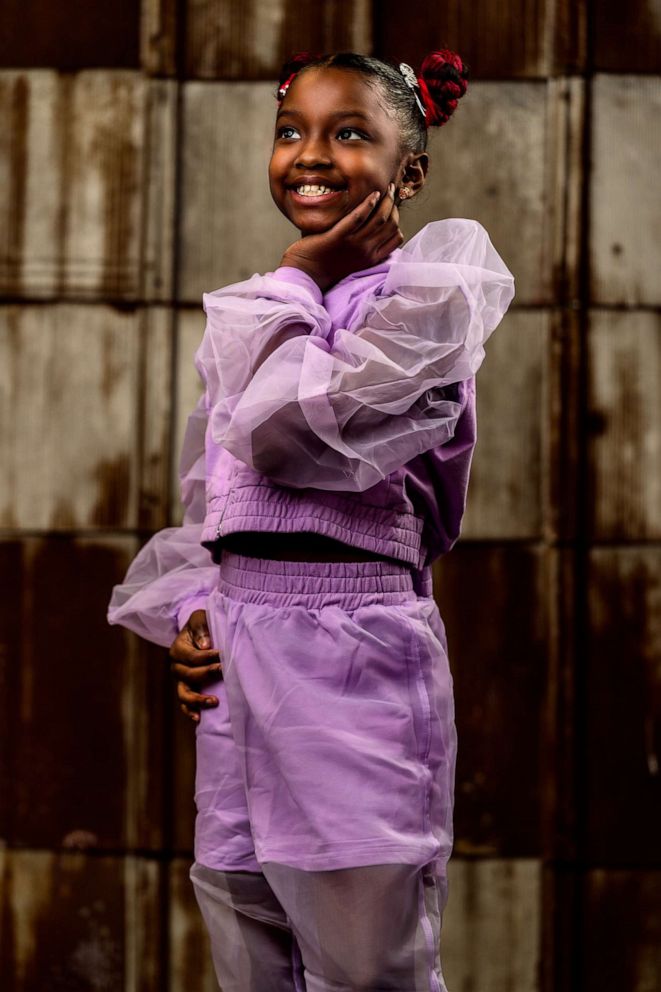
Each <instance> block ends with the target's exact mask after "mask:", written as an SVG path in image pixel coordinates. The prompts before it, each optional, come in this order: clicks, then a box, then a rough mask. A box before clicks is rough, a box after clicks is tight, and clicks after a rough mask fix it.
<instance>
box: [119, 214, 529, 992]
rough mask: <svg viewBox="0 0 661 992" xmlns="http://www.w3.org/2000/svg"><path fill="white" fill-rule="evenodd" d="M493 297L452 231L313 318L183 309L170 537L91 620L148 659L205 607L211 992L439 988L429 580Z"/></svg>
mask: <svg viewBox="0 0 661 992" xmlns="http://www.w3.org/2000/svg"><path fill="white" fill-rule="evenodd" d="M513 295H514V280H513V277H512V275H511V273H510V272H509V271H508V269H507V268H506V266H505V265H504V263H503V261H502V259H501V258H500V256H499V255H498V254H497V252H496V251H495V249H494V247H493V245H492V244H491V242H490V240H489V237H488V235H487V232H486V231H485V229H484V228H483V227H482V226H481V225H480V224H479V223H478V222H477V221H474V220H465V219H460V218H450V219H447V220H442V221H437V222H435V223H432V224H428V225H427V226H426V227H425V228H424V229H423V230H422V231H420V232H419V233H418V234H417V235H416V236H415V237H414V238H413V239H412V240H411V241H410V242H408V243H407V244H406V245H404V247H402V248H400V249H397V250H396V251H394V252H393V253H392V254H391V255H390V256H389V258H388V259H387V260H386V261H385V262H383V263H382V264H380V265H377V266H374V267H372V268H370V269H366V270H364V271H362V272H358V273H354V274H353V275H351V276H349V277H347V278H346V279H343V280H342V281H341V282H339V283H337V284H336V285H335V286H334V287H333V288H332V289H331V290H330V291H329V292H328V293H326V294H325V296H322V294H321V292H320V290H319V289H318V287H317V285H316V284H315V283H314V282H313V280H311V279H310V278H309V277H308V276H307V275H305V274H304V273H302V272H301V271H299V270H297V269H293V268H289V267H282V268H279V269H277V270H276V271H275V272H272V273H267V274H265V275H258V274H256V275H254V276H253V277H252V278H251V279H248V280H246V281H244V282H241V283H238V284H235V285H232V286H228V287H225V288H223V289H220V290H217V291H215V292H212V293H205V294H204V297H203V301H204V309H205V312H206V315H207V326H206V330H205V333H204V337H203V340H202V343H201V345H200V347H199V349H198V351H197V355H196V365H197V368H198V370H199V372H200V374H201V376H202V378H203V380H204V383H205V387H206V388H205V392H204V395H203V397H202V398H201V400H200V403H199V404H198V406H197V408H196V410H195V411H194V413H193V414H192V415H191V417H190V419H189V423H188V428H187V432H186V437H185V441H184V448H183V452H182V459H181V483H182V486H181V491H182V499H183V502H184V505H185V507H186V514H185V517H184V524H183V526H182V527H177V528H168V529H166V530H164V531H161V532H160V533H158V534H156V535H155V536H154V537H153V538H152V539H151V541H149V542H148V544H147V545H146V546H145V547H144V548H143V549H142V551H141V552H140V553H139V554H138V556H137V557H136V559H135V560H134V562H133V563H132V565H131V567H130V569H129V571H128V573H127V576H126V578H125V581H124V583H123V584H122V585H120V586H117V587H115V589H114V590H113V596H112V601H111V604H110V609H109V614H108V615H109V620H110V622H111V623H121V624H123V625H124V626H126V627H129V628H130V629H132V630H134V631H136V632H137V633H139V634H141V635H142V636H143V637H146V638H148V639H149V640H152V641H155V642H156V643H158V644H162V645H166V646H168V645H169V644H170V643H171V642H172V640H173V639H174V637H175V636H176V633H177V631H178V630H179V629H181V627H182V626H183V625H184V624H185V623H186V621H187V619H188V617H189V616H190V614H191V612H192V611H193V610H195V609H198V608H203V609H206V611H207V616H208V621H209V626H210V631H211V634H212V638H213V642H214V645H215V646H216V647H218V648H219V650H220V655H221V661H222V662H223V678H222V680H219V681H218V683H217V684H215V685H213V686H211V687H210V688H209V690H208V691H213V692H214V693H215V694H216V695H217V696H218V698H219V701H220V704H219V706H218V707H217V708H216V709H213V710H207V711H205V712H203V713H202V716H201V721H200V723H199V724H198V728H197V777H196V803H197V809H198V816H197V822H196V836H195V855H196V865H195V867H194V869H193V872H192V878H193V881H194V884H195V887H196V894H197V895H198V899H199V901H200V906H201V908H202V911H203V913H204V915H205V918H206V919H207V922H208V924H209V927H210V930H211V932H212V937H213V933H214V927H215V928H216V930H217V929H218V928H219V927H220V928H221V929H222V933H224V934H225V937H226V938H227V935H228V933H230V932H232V933H234V935H235V937H236V940H235V941H234V943H233V944H232V942H231V941H230V944H232V946H233V948H234V949H233V950H232V951H229V950H228V946H230V945H228V943H227V939H226V940H225V942H224V943H223V942H222V941H221V942H220V943H218V941H213V940H212V944H213V947H214V959H215V962H216V970H217V974H218V977H219V981H220V982H221V984H222V987H223V990H224V992H230V989H234V988H236V990H237V992H239V990H241V992H246V990H253V989H254V990H255V992H262V990H266V989H276V988H278V989H279V988H282V989H287V990H292V989H297V988H298V989H308V990H313V992H322V990H323V992H325V990H327V989H331V988H332V989H334V990H340V989H354V988H358V987H360V988H362V987H364V988H371V989H381V988H383V989H386V988H389V989H400V990H404V989H411V990H413V989H416V990H417V989H432V990H436V992H439V990H444V989H445V986H444V983H443V979H442V974H441V969H440V960H439V958H438V936H439V932H440V920H441V916H442V912H443V908H444V906H445V902H446V899H447V881H446V865H447V861H448V858H449V857H450V853H451V848H452V808H453V790H454V772H455V759H456V731H455V725H454V706H453V696H452V677H451V674H450V669H449V664H448V657H447V646H446V638H445V630H444V627H443V622H442V620H441V617H440V615H439V612H438V608H437V606H436V603H435V601H434V599H433V597H432V587H431V568H430V566H431V563H432V562H433V561H434V560H435V559H436V558H437V557H438V556H439V555H441V554H443V553H444V552H445V551H447V550H448V549H449V548H450V547H451V546H452V545H453V543H454V542H455V541H456V539H457V537H458V535H459V530H460V524H461V517H462V514H463V510H464V506H465V499H466V489H467V485H468V474H469V469H470V462H471V458H472V453H473V448H474V445H475V439H476V425H475V373H476V371H477V369H478V368H479V366H480V365H481V363H482V360H483V358H484V349H483V345H484V342H485V341H486V339H487V338H488V336H489V335H490V334H491V332H492V331H493V330H494V329H495V328H496V327H497V325H498V323H499V322H500V320H501V319H502V317H503V315H504V313H505V312H506V310H507V308H508V307H509V304H510V302H511V300H512V298H513ZM237 531H279V532H300V531H312V532H316V533H320V534H325V535H327V536H330V537H333V538H336V539H338V540H340V541H344V542H345V543H347V544H351V545H354V546H356V547H360V548H364V549H367V550H370V551H373V552H376V553H377V554H379V555H382V556H384V559H387V560H383V561H367V562H365V561H363V562H333V563H330V562H289V561H271V560H266V559H259V558H252V557H248V556H243V555H239V554H234V553H231V552H229V551H228V550H227V549H224V548H223V537H224V536H225V535H227V534H230V533H234V532H237ZM246 872H247V873H251V874H250V875H245V874H242V873H246ZM356 873H360V874H359V875H358V874H356ZM358 877H360V878H361V880H362V881H361V888H360V893H361V895H360V900H359V901H360V904H361V906H362V910H363V911H362V912H360V913H356V914H352V912H351V909H350V903H351V893H352V892H353V893H354V895H355V891H356V890H355V885H356V879H357V878H358ZM242 880H243V881H242ZM386 896H388V898H390V899H391V902H390V909H389V912H388V913H386V917H383V914H379V912H378V911H377V906H378V905H381V903H382V901H383V899H384V898H386ZM338 899H340V900H342V899H343V900H344V903H343V905H344V906H345V910H344V911H343V912H341V913H338V912H337V911H333V909H332V907H333V906H335V907H336V910H337V907H338V902H337V900H338ZM392 899H396V900H397V906H398V909H397V912H395V910H394V904H393V903H392ZM386 918H387V919H388V920H391V921H393V920H396V921H398V922H397V923H396V924H395V923H393V926H395V925H396V928H398V929H397V934H398V936H397V935H396V934H393V935H392V938H391V939H389V940H385V939H383V926H385V923H384V920H385V919H386ZM349 920H351V921H352V922H351V924H350V925H349V923H348V921H349ZM376 920H381V924H382V925H381V929H380V936H379V935H378V934H376V932H375V931H374V926H375V921H376ZM370 927H372V930H370ZM246 928H247V929H246ZM255 928H257V929H255ZM258 933H259V936H258ZM246 934H248V936H246ZM257 947H260V948H261V950H260V951H259V952H257V951H256V948H257ZM333 947H336V948H338V951H337V953H333V952H332V948H333ZM352 947H353V951H352V950H351V948H352ZM237 948H240V950H237ZM257 959H259V960H260V961H261V962H262V965H259V966H258V965H257V964H256V961H257ZM264 961H267V962H268V965H264V964H263V962H264ZM264 968H266V972H264V974H265V975H266V973H268V976H270V977H264V978H263V979H262V978H260V977H259V976H260V974H261V973H262V972H263V971H264ZM276 974H277V975H278V976H280V978H278V981H280V980H281V982H282V984H278V983H277V982H276V980H275V977H274V976H275V975H276ZM356 974H360V975H361V976H362V978H361V979H360V980H361V981H362V982H363V984H362V985H360V984H358V979H357V978H356ZM251 976H252V977H251Z"/></svg>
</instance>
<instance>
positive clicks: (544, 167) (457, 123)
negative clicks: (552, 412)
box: [401, 82, 573, 306]
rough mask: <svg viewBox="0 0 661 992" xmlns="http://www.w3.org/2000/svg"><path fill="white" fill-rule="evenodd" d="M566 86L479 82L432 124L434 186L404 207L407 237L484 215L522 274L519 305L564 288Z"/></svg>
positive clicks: (499, 246) (504, 253) (494, 237)
mask: <svg viewBox="0 0 661 992" xmlns="http://www.w3.org/2000/svg"><path fill="white" fill-rule="evenodd" d="M564 92H565V91H563V90H561V89H559V88H558V87H556V86H555V85H553V84H548V85H547V84H545V83H487V82H477V83H475V84H474V85H473V86H472V87H471V88H470V90H469V93H468V94H467V95H466V97H465V98H464V99H463V100H462V101H461V102H460V104H459V106H458V108H457V111H456V115H455V116H454V117H452V118H451V119H450V121H449V122H448V124H447V125H445V126H444V127H443V128H441V129H440V130H432V131H431V132H430V140H429V152H430V159H431V164H430V169H429V178H428V181H427V184H426V187H425V189H424V190H423V192H422V193H421V194H420V195H419V196H417V197H416V198H415V199H413V200H411V201H410V202H409V203H407V204H406V206H405V207H404V209H403V210H402V212H401V217H402V229H403V231H404V233H405V234H406V236H407V237H410V236H411V235H412V234H413V233H414V232H415V231H417V230H419V229H420V228H421V227H423V225H424V224H426V223H428V222H429V221H432V220H438V219H439V218H441V217H474V218H475V219H476V220H479V221H480V222H481V223H482V224H483V225H484V226H485V227H486V229H487V231H488V233H489V236H490V237H491V240H492V242H493V244H494V246H495V248H496V250H497V251H499V252H500V253H501V254H502V256H503V259H504V261H505V263H506V264H507V266H508V268H509V269H510V270H511V272H512V273H513V275H514V277H515V281H516V283H515V289H516V297H515V303H516V305H517V306H521V305H522V304H528V303H537V304H540V303H542V304H543V303H550V302H552V300H553V298H554V294H555V291H556V289H557V287H556V285H555V276H554V267H555V266H556V265H557V264H558V259H557V258H556V257H555V256H556V254H557V253H558V251H561V250H563V249H562V246H557V244H556V239H555V225H556V223H559V222H560V221H559V218H556V213H557V212H558V205H557V204H556V203H555V202H554V196H556V195H559V193H560V189H561V186H560V183H559V182H558V175H557V173H558V168H559V167H560V163H559V162H558V161H556V159H557V156H558V155H559V154H562V153H563V148H562V143H560V141H559V137H558V134H557V131H558V129H559V128H560V127H564V126H565V123H566V125H567V126H569V124H570V123H571V121H570V120H568V119H567V117H568V103H567V100H566V98H565V96H564V95H563V94H564ZM572 120H573V119H572Z"/></svg>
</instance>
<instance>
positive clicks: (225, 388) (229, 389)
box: [108, 218, 513, 646]
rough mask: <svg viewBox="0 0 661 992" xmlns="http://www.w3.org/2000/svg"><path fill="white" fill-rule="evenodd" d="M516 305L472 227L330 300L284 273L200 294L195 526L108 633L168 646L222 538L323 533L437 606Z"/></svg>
mask: <svg viewBox="0 0 661 992" xmlns="http://www.w3.org/2000/svg"><path fill="white" fill-rule="evenodd" d="M512 297H513V278H512V276H511V273H509V271H508V270H507V268H506V266H505V265H504V263H503V261H502V259H500V257H499V256H498V254H497V253H496V251H495V249H494V247H493V245H492V244H491V242H490V240H489V237H488V235H487V232H486V231H485V230H484V228H483V227H482V226H481V225H480V224H479V223H478V222H477V221H474V220H464V219H461V218H450V219H447V220H444V221H438V222H435V223H432V224H428V225H427V226H426V227H425V228H423V230H422V231H420V232H419V233H418V234H417V235H416V236H415V237H414V238H413V239H412V240H411V241H410V242H409V243H408V244H407V245H405V246H404V248H402V249H397V251H395V252H393V253H392V255H391V256H390V257H389V258H388V259H386V261H385V262H383V263H382V264H381V265H378V266H374V267H372V268H371V269H366V270H364V271H363V272H357V273H354V274H352V275H350V276H348V277H347V278H346V279H343V280H342V281H341V282H339V283H338V284H337V285H336V286H334V287H333V288H332V289H331V290H329V292H327V293H326V294H325V296H323V297H322V295H321V293H320V291H319V289H318V287H317V286H316V284H315V283H314V282H313V281H312V280H311V279H310V278H309V277H308V276H306V275H305V273H302V272H300V271H299V270H297V269H293V268H290V267H282V268H280V269H277V270H276V271H275V272H274V273H267V274H266V275H265V276H260V275H257V274H256V275H255V276H253V277H252V278H251V279H249V280H246V281H245V282H243V283H237V284H236V285H234V286H230V287H226V288H225V289H223V290H217V291H215V292H214V293H209V294H205V297H204V300H205V308H206V310H207V316H208V322H207V329H206V331H205V337H204V340H203V342H202V345H201V346H200V349H199V351H198V363H199V365H200V368H201V369H202V371H203V374H204V375H205V378H206V379H207V388H206V390H205V394H204V395H203V396H202V397H201V398H200V401H199V403H198V405H197V407H196V409H195V410H194V411H193V413H192V414H191V417H190V418H189V423H188V429H187V431H186V435H185V439H184V445H183V449H182V453H181V463H180V479H181V496H182V502H183V504H184V507H185V511H186V512H185V518H184V527H182V528H167V529H166V530H163V531H160V532H159V533H158V534H155V535H154V536H153V537H152V538H151V540H150V541H149V542H148V543H147V544H146V546H145V547H144V548H143V549H142V550H141V551H140V553H139V554H138V555H137V557H136V559H135V560H134V562H133V563H132V565H131V566H130V568H129V570H128V572H127V575H126V577H125V579H124V582H123V583H121V584H120V585H118V586H116V587H115V589H114V590H113V595H112V598H111V602H110V606H109V611H108V619H109V621H110V623H119V624H122V625H124V626H126V627H128V628H129V629H131V630H134V631H136V632H137V633H139V634H140V635H141V636H143V637H146V638H148V639H149V640H152V641H154V642H155V643H157V644H162V645H164V646H168V645H169V644H171V642H172V641H173V640H174V638H175V636H176V634H177V631H178V630H179V629H181V627H182V626H183V625H184V624H185V622H186V620H187V619H188V616H189V615H190V612H192V610H193V609H194V608H199V607H200V605H201V603H203V602H204V599H205V596H208V595H209V594H210V593H211V591H212V589H213V588H214V586H215V583H216V572H215V570H214V561H217V560H218V555H219V554H220V552H221V550H222V540H223V538H224V537H225V536H226V535H228V534H232V533H236V532H241V531H274V530H276V531H279V532H281V533H287V532H305V531H308V532H314V533H319V534H323V535H325V536H328V537H332V538H335V539H336V540H339V541H342V542H344V543H346V544H349V545H352V546H355V547H359V548H363V549H365V550H368V551H373V552H375V553H377V554H379V555H382V556H384V557H392V558H395V559H397V560H399V561H401V562H403V563H405V564H408V565H409V566H410V567H411V569H412V570H413V582H414V587H415V590H416V591H417V592H418V593H419V594H421V595H423V596H427V595H430V592H431V573H430V566H431V564H432V562H433V561H434V560H435V559H436V558H437V557H438V556H439V555H441V554H444V553H445V552H446V551H448V550H449V549H450V548H451V547H452V545H453V544H454V542H455V541H456V540H457V538H458V537H459V534H460V526H461V520H462V516H463V512H464V508H465V503H466V494H467V488H468V477H469V471H470V465H471V460H472V455H473V449H474V445H475V441H476V420H475V376H474V374H473V371H474V370H475V368H476V367H477V366H478V365H479V364H480V363H481V361H482V357H483V354H484V350H483V342H484V340H486V337H487V336H488V335H489V334H490V333H491V332H492V331H493V329H494V328H495V326H496V325H497V324H498V322H499V321H500V319H501V318H502V316H503V314H504V313H505V311H506V310H507V308H508V306H509V303H510V302H511V299H512ZM221 316H222V319H221ZM319 363H321V364H319ZM315 370H316V371H315ZM322 383H323V384H324V385H323V388H322ZM287 410H289V413H287ZM292 411H294V413H293V414H292ZM295 411H298V413H296V412H295ZM290 414H292V415H293V417H294V421H295V422H290V421H289V420H288V419H287V418H288V417H289V416H290ZM283 417H284V418H285V419H284V420H283V419H282V418H283ZM258 421H260V423H258ZM225 428H227V434H224V431H225ZM290 428H291V430H290ZM219 432H220V433H219ZM232 438H233V439H234V440H232ZM230 449H231V450H230ZM237 453H238V454H239V455H240V456H241V457H237ZM255 453H258V457H257V462H258V463H259V464H260V467H261V468H262V469H268V471H267V472H264V471H258V470H257V469H256V468H255V466H254V464H253V461H254V460H255V459H254V455H255ZM393 466H394V467H393ZM389 468H392V470H391V471H388V469H389ZM283 473H284V475H283ZM384 473H385V474H384ZM278 479H280V480H284V481H278ZM370 482H372V484H371V485H369V483H370ZM366 485H367V487H366V488H365V486H366ZM201 542H204V547H201V546H200V544H201Z"/></svg>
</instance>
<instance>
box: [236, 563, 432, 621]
mask: <svg viewBox="0 0 661 992" xmlns="http://www.w3.org/2000/svg"><path fill="white" fill-rule="evenodd" d="M219 571H220V574H219V580H218V591H219V592H220V593H222V594H223V595H225V596H228V597H229V598H230V599H236V600H239V601H241V602H243V603H266V604H269V605H272V606H305V607H307V608H308V609H311V610H312V609H321V608H322V607H324V606H340V607H342V609H345V610H349V609H357V608H358V607H360V606H368V605H370V604H371V603H381V604H383V605H392V604H396V603H405V602H407V601H409V600H412V599H417V593H416V592H415V589H414V586H413V575H412V574H411V570H410V567H409V566H408V565H406V564H404V563H402V564H399V563H398V562H394V561H393V562H390V561H273V560H271V559H270V558H251V557H248V556H246V555H239V554H236V553H235V552H233V551H227V550H223V552H222V555H221V559H220V570H219Z"/></svg>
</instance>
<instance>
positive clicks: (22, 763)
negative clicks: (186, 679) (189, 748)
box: [0, 537, 167, 850]
mask: <svg viewBox="0 0 661 992" xmlns="http://www.w3.org/2000/svg"><path fill="white" fill-rule="evenodd" d="M136 550H137V544H136V542H135V541H134V540H133V539H126V538H118V537H113V538H106V539H99V538H97V539H94V540H92V539H84V538H78V539H71V538H66V539H63V540H53V539H50V540H49V539H48V538H44V539H39V538H24V539H23V540H20V541H19V540H4V541H0V586H1V587H2V589H3V591H4V593H5V597H6V598H5V600H4V603H3V609H2V630H1V631H0V638H1V640H0V647H1V649H2V650H1V651H0V669H1V670H2V681H3V683H4V685H5V687H6V690H7V693H6V697H5V698H4V699H3V709H4V717H5V721H6V722H5V726H4V733H5V734H6V738H7V739H6V741H5V743H6V745H7V750H6V751H5V750H3V761H2V766H3V775H2V782H3V799H2V806H1V807H0V809H1V811H2V812H1V816H0V836H2V838H3V839H4V840H5V841H7V842H8V843H11V844H17V845H27V846H33V847H40V848H46V849H48V848H50V849H59V848H65V849H66V848H83V849H106V850H121V849H127V848H128V849H131V848H141V849H148V848H150V849H156V850H158V849H159V848H160V847H161V846H162V845H163V843H164V824H163V823H162V819H161V809H162V803H163V785H164V779H165V777H166V776H167V771H166V769H165V768H164V765H163V759H162V748H163V691H164V668H163V662H162V653H161V652H160V651H159V650H158V649H152V650H147V647H146V645H140V644H139V642H138V640H137V638H133V637H132V636H131V635H129V634H127V633H126V632H125V631H123V630H122V628H119V627H113V628H110V627H108V625H107V622H106V609H107V603H108V599H109V596H110V590H111V588H112V586H113V585H114V584H115V583H116V582H120V581H121V580H122V578H123V575H124V572H125V570H126V567H127V565H128V562H129V561H130V559H131V557H132V556H133V555H134V554H135V552H136ZM3 696H4V694H3Z"/></svg>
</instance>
